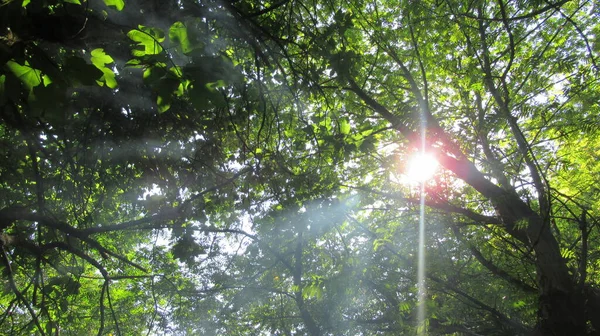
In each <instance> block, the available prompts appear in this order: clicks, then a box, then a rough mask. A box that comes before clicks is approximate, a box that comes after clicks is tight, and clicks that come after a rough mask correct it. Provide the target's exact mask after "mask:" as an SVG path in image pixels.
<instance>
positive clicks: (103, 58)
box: [91, 48, 114, 68]
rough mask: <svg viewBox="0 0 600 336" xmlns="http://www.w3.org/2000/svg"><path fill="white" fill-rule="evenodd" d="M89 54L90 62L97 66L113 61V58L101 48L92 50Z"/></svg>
mask: <svg viewBox="0 0 600 336" xmlns="http://www.w3.org/2000/svg"><path fill="white" fill-rule="evenodd" d="M91 55H92V63H93V64H94V65H95V66H97V67H98V68H101V67H103V66H105V65H106V64H110V63H113V62H114V60H113V58H112V57H110V55H107V54H106V53H105V52H104V49H102V48H98V49H94V50H92V52H91Z"/></svg>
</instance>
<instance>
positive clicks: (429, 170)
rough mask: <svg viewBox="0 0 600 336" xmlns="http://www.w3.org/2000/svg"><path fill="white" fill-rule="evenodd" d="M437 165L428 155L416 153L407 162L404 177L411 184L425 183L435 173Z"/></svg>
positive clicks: (432, 157)
mask: <svg viewBox="0 0 600 336" xmlns="http://www.w3.org/2000/svg"><path fill="white" fill-rule="evenodd" d="M438 166H439V163H438V161H437V160H436V158H435V157H434V156H433V155H431V154H429V153H417V154H415V155H413V156H412V157H411V158H409V160H408V166H407V169H406V177H407V178H408V180H409V181H412V182H426V181H427V180H429V179H430V178H432V177H433V175H434V174H435V173H436V171H437V169H438Z"/></svg>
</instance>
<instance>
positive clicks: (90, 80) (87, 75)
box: [65, 57, 104, 85]
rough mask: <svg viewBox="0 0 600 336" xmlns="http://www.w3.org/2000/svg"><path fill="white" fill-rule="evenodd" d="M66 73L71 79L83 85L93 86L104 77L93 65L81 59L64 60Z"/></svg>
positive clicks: (70, 58) (100, 70)
mask: <svg viewBox="0 0 600 336" xmlns="http://www.w3.org/2000/svg"><path fill="white" fill-rule="evenodd" d="M65 69H66V73H67V74H68V76H69V77H70V78H71V79H74V80H75V81H76V82H78V83H80V84H83V85H94V84H96V81H98V80H100V78H101V77H102V76H103V75H104V73H103V72H102V69H100V68H98V67H97V66H96V65H95V64H88V63H86V62H85V60H84V59H83V58H81V57H69V58H67V59H66V60H65Z"/></svg>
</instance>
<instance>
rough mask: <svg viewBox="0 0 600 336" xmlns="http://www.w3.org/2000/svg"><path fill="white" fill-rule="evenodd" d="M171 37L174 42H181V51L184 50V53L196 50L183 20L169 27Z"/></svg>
mask: <svg viewBox="0 0 600 336" xmlns="http://www.w3.org/2000/svg"><path fill="white" fill-rule="evenodd" d="M169 39H170V40H171V42H172V43H176V44H179V46H180V47H181V51H183V53H184V54H187V53H189V52H191V51H192V50H194V48H193V47H192V43H191V41H190V38H189V36H188V31H187V27H186V26H185V25H184V24H183V22H175V23H174V24H173V25H172V26H171V28H169Z"/></svg>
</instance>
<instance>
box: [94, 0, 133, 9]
mask: <svg viewBox="0 0 600 336" xmlns="http://www.w3.org/2000/svg"><path fill="white" fill-rule="evenodd" d="M88 1H89V0H88ZM104 4H105V5H107V6H108V7H115V8H116V9H117V10H118V11H120V10H123V7H125V1H123V0H104Z"/></svg>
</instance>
